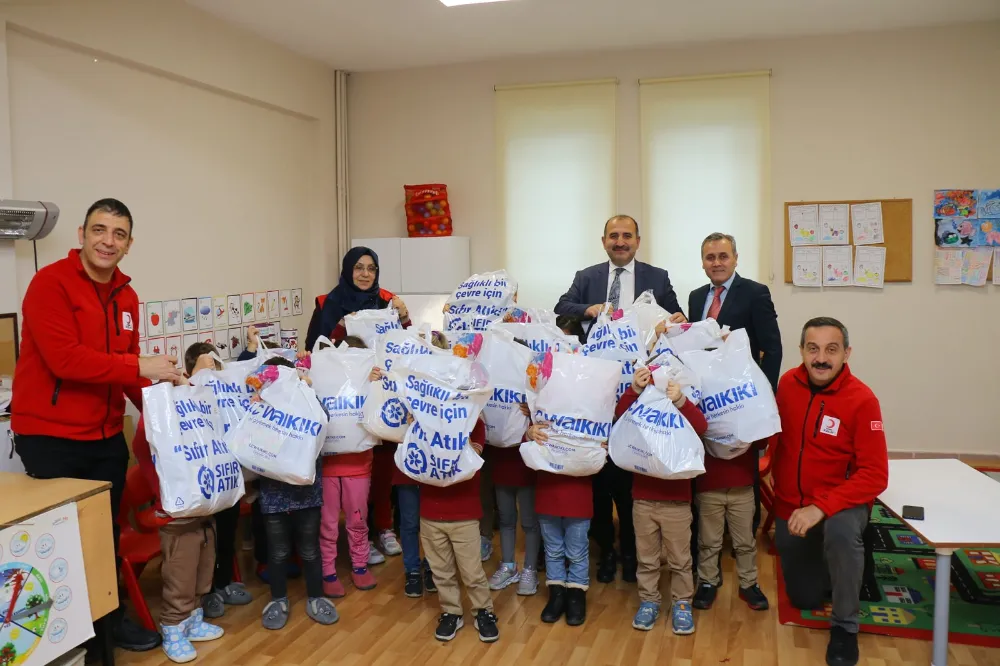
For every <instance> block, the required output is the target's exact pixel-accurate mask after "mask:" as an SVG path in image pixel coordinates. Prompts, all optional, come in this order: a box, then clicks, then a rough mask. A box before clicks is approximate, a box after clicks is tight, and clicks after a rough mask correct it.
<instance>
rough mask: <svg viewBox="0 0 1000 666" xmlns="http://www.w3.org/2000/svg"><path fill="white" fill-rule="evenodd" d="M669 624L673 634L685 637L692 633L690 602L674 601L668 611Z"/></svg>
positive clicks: (692, 619) (692, 618)
mask: <svg viewBox="0 0 1000 666" xmlns="http://www.w3.org/2000/svg"><path fill="white" fill-rule="evenodd" d="M670 623H671V625H673V630H674V633H675V634H678V635H681V636H686V635H687V634H693V633H694V613H693V612H692V611H691V602H690V601H675V602H674V605H673V608H671V609H670Z"/></svg>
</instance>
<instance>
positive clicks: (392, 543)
mask: <svg viewBox="0 0 1000 666" xmlns="http://www.w3.org/2000/svg"><path fill="white" fill-rule="evenodd" d="M378 542H379V545H381V546H382V550H383V551H384V552H385V554H386V555H402V554H403V548H402V546H400V545H399V541H398V540H397V539H396V534H395V532H393V531H392V530H382V533H381V534H379V535H378Z"/></svg>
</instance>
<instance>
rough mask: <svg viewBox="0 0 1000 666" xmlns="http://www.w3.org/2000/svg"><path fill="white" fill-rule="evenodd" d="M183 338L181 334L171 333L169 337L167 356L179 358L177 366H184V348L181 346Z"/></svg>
mask: <svg viewBox="0 0 1000 666" xmlns="http://www.w3.org/2000/svg"><path fill="white" fill-rule="evenodd" d="M182 344H183V340H182V339H181V336H179V335H171V336H169V337H168V338H167V351H166V354H167V356H173V357H174V358H175V359H177V367H178V368H183V367H184V350H183V349H182V348H181V345H182Z"/></svg>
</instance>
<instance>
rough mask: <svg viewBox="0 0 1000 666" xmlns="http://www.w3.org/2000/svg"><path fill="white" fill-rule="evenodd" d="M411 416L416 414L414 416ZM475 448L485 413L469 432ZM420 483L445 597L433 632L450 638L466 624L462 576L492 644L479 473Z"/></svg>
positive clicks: (431, 556) (481, 439)
mask: <svg viewBox="0 0 1000 666" xmlns="http://www.w3.org/2000/svg"><path fill="white" fill-rule="evenodd" d="M411 418H412V416H411ZM469 441H470V444H471V446H472V448H473V449H474V450H475V451H476V452H477V453H482V452H483V446H485V444H486V423H485V422H484V421H483V419H482V417H480V418H479V420H478V421H476V426H475V427H474V428H473V429H472V433H471V434H470V435H469ZM419 485H420V542H421V544H422V545H423V547H424V555H425V556H426V557H427V561H428V562H429V563H430V566H431V570H432V571H433V572H434V573H433V576H434V583H435V585H436V586H437V591H438V596H439V597H440V599H441V610H442V611H443V613H442V614H441V618H440V620H438V626H437V630H436V631H435V632H434V637H435V638H437V639H438V640H439V641H450V640H451V639H453V638H454V637H455V634H457V633H458V630H459V629H461V628H462V626H463V625H464V622H463V620H462V615H463V610H462V598H461V591H460V590H459V588H458V578H459V576H461V578H462V583H463V584H464V585H465V590H466V592H467V593H468V595H469V601H470V602H471V603H472V610H473V611H475V612H476V629H478V630H479V640H481V641H483V642H484V643H492V642H494V641H496V640H497V639H498V638H500V632H499V630H498V629H497V616H496V615H494V614H493V598H492V597H491V596H490V586H489V582H488V581H487V580H486V572H485V571H484V570H483V563H482V560H481V559H480V556H479V552H480V551H479V545H480V544H479V519H480V518H482V515H483V508H482V503H481V502H480V501H479V472H476V474H475V476H473V477H472V478H471V479H469V480H468V481H463V482H461V483H456V484H454V485H451V486H444V487H441V486H432V485H429V484H426V483H422V484H419Z"/></svg>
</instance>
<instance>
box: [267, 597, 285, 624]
mask: <svg viewBox="0 0 1000 666" xmlns="http://www.w3.org/2000/svg"><path fill="white" fill-rule="evenodd" d="M260 623H261V624H262V625H264V628H265V629H270V630H271V631H277V630H278V629H281V628H283V627H284V626H285V625H286V624H287V623H288V597H283V598H281V599H274V600H272V601H269V602H267V605H266V606H264V612H263V613H262V614H261V617H260Z"/></svg>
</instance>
